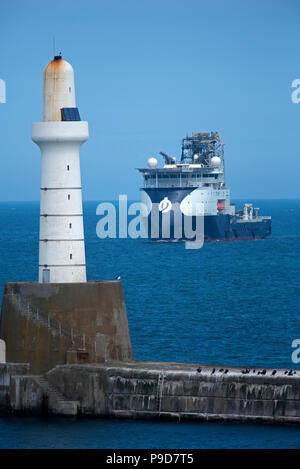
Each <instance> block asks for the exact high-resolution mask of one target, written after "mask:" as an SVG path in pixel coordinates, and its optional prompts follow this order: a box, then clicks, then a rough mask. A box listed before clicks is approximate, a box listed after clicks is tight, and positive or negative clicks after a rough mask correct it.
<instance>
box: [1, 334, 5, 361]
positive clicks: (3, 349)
mask: <svg viewBox="0 0 300 469" xmlns="http://www.w3.org/2000/svg"><path fill="white" fill-rule="evenodd" d="M5 362H6V345H5V342H4V340H1V339H0V363H5Z"/></svg>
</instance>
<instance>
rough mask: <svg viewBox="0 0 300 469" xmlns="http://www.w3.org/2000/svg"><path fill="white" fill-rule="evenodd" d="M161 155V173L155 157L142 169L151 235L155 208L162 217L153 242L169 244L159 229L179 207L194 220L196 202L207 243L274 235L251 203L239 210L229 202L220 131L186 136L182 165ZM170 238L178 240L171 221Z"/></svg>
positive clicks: (269, 218)
mask: <svg viewBox="0 0 300 469" xmlns="http://www.w3.org/2000/svg"><path fill="white" fill-rule="evenodd" d="M160 154H161V155H162V156H163V157H164V162H165V164H164V166H163V167H162V168H159V167H158V161H157V159H156V158H149V159H148V168H140V169H139V171H140V172H141V173H142V174H143V178H144V187H143V188H142V189H141V201H142V202H143V203H144V204H145V205H146V207H147V210H148V215H149V235H150V228H151V222H152V224H153V217H152V220H150V219H151V211H152V210H153V206H154V204H155V206H158V208H159V210H158V211H159V212H160V213H159V214H158V218H157V227H156V229H155V230H153V229H152V232H151V236H150V237H151V238H158V239H165V236H164V235H163V232H162V226H161V224H162V218H163V214H164V213H165V212H166V210H167V209H168V210H169V211H172V207H173V206H174V204H177V205H178V206H179V207H180V211H181V213H182V215H185V216H189V214H190V215H191V216H192V217H193V207H195V206H196V204H197V203H198V204H199V203H200V204H202V207H203V215H204V240H205V241H208V240H236V239H254V238H264V237H266V236H268V235H269V234H270V233H271V217H262V216H259V214H258V211H259V209H258V208H256V207H253V205H252V204H250V203H249V204H244V207H243V209H242V210H238V211H237V210H236V207H235V204H233V203H231V201H230V190H229V188H228V187H226V183H225V164H224V143H223V142H222V141H221V140H220V136H219V134H218V133H217V132H209V133H208V132H197V133H194V134H193V135H192V136H187V137H185V138H184V139H183V140H182V148H181V158H180V161H179V162H177V161H176V159H175V158H173V157H170V156H169V155H168V154H166V153H164V152H160ZM153 231H154V232H155V233H156V235H155V236H153ZM182 232H183V233H184V230H183V231H182ZM169 238H170V239H172V240H173V239H177V238H178V236H176V234H175V232H174V221H173V223H172V216H171V229H170V236H169ZM182 239H184V234H183V235H182Z"/></svg>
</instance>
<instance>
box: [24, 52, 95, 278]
mask: <svg viewBox="0 0 300 469" xmlns="http://www.w3.org/2000/svg"><path fill="white" fill-rule="evenodd" d="M88 136H89V131H88V123H87V122H82V121H80V116H79V112H78V109H77V108H76V101H75V87H74V71H73V68H72V66H71V65H70V64H69V63H68V62H66V61H65V60H63V59H62V57H61V56H55V57H54V60H52V61H51V62H50V63H49V64H48V65H47V67H46V68H45V71H44V112H43V122H35V123H33V124H32V140H33V141H34V142H35V143H36V144H37V145H38V146H39V147H40V150H41V156H42V163H41V193H40V243H39V282H43V283H46V282H50V283H70V282H74V283H75V282H76V283H78V282H86V265H85V248H84V231H83V213H82V191H81V177H80V161H79V150H80V146H81V145H82V144H83V143H84V142H85V141H86V140H87V139H88Z"/></svg>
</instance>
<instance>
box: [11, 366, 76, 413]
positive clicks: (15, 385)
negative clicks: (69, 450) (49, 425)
mask: <svg viewBox="0 0 300 469" xmlns="http://www.w3.org/2000/svg"><path fill="white" fill-rule="evenodd" d="M79 406H80V403H79V402H78V401H74V400H70V399H67V398H66V397H65V396H64V395H63V394H62V393H61V392H60V391H59V390H58V389H57V388H55V386H53V385H51V383H49V381H48V380H47V378H46V377H45V376H40V375H27V376H12V377H11V383H10V410H11V413H17V414H23V415H41V414H43V415H63V416H74V415H77V414H78V409H79Z"/></svg>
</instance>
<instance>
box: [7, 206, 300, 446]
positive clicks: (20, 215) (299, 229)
mask: <svg viewBox="0 0 300 469" xmlns="http://www.w3.org/2000/svg"><path fill="white" fill-rule="evenodd" d="M236 202H238V201H236ZM253 202H254V203H255V206H258V207H260V208H261V212H262V213H264V214H266V215H272V217H273V233H272V236H271V237H270V238H267V239H265V240H256V241H240V242H232V243H210V244H205V245H204V247H203V248H202V249H199V250H186V249H185V247H184V243H151V242H149V241H147V240H143V239H139V240H131V239H121V240H119V239H106V240H100V239H98V238H97V235H96V223H97V221H98V219H99V218H98V217H97V216H96V206H97V202H87V203H85V205H84V216H85V237H86V256H87V273H88V279H89V280H92V279H97V280H99V279H112V278H115V277H116V276H117V275H121V279H122V283H123V289H124V294H125V299H126V304H127V313H128V320H129V326H130V331H131V338H132V342H133V347H134V353H135V358H136V359H137V360H159V361H180V362H197V363H198V362H200V363H210V364H219V365H224V364H226V365H243V366H266V367H288V368H292V367H293V368H296V367H298V368H300V366H299V365H295V364H293V363H292V361H291V353H292V350H293V349H292V348H291V343H292V341H293V339H295V338H300V314H299V293H300V275H299V272H300V270H299V267H300V265H299V264H300V256H299V254H300V200H257V201H253ZM0 217H1V218H0V219H1V230H0V262H1V268H0V287H1V295H2V289H3V285H4V282H7V281H22V280H23V281H24V280H36V279H37V265H38V229H39V204H38V203H1V204H0ZM76 447H80V448H143V447H144V448H197V447H199V448H283V447H285V448H300V428H299V427H297V426H278V427H276V426H272V425H252V424H251V425H250V424H244V425H240V424H232V423H226V424H223V423H218V424H216V423H197V424H195V423H184V424H183V423H181V424H178V423H165V422H164V423H157V422H140V421H138V422H134V421H109V420H68V419H53V420H40V419H32V418H25V419H20V418H11V419H3V418H1V419H0V448H76Z"/></svg>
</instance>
